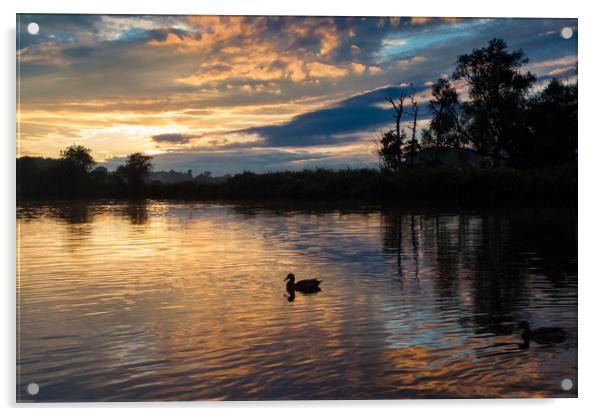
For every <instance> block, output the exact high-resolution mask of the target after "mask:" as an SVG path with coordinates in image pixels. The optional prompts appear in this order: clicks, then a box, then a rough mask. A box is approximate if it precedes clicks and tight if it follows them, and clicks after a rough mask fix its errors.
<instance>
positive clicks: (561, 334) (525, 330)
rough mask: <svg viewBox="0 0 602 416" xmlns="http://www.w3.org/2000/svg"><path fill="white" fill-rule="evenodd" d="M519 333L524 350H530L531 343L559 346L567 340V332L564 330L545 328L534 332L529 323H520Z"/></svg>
mask: <svg viewBox="0 0 602 416" xmlns="http://www.w3.org/2000/svg"><path fill="white" fill-rule="evenodd" d="M518 331H519V332H520V334H521V336H522V338H523V348H529V344H530V342H531V341H535V342H536V343H538V344H559V343H562V342H564V341H565V340H566V338H567V335H566V332H565V331H564V330H563V329H562V328H557V327H543V328H537V329H533V330H532V329H531V326H530V325H529V322H527V321H521V322H519V323H518Z"/></svg>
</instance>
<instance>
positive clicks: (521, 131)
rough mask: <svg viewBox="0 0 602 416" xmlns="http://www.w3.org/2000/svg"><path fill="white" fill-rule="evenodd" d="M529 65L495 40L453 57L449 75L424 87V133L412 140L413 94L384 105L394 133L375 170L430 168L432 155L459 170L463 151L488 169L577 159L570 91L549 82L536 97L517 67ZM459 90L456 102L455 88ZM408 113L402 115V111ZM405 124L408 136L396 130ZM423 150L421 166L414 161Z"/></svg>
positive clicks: (573, 92) (384, 139) (384, 142)
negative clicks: (450, 157) (427, 90)
mask: <svg viewBox="0 0 602 416" xmlns="http://www.w3.org/2000/svg"><path fill="white" fill-rule="evenodd" d="M528 62H529V60H528V58H527V57H526V55H525V53H524V52H523V51H522V50H521V49H519V50H516V51H508V48H507V45H506V43H505V42H504V41H503V40H501V39H493V40H491V41H489V45H488V46H486V47H484V48H481V49H474V50H473V51H472V52H471V53H469V54H465V55H460V56H459V57H458V60H457V61H456V68H455V70H454V72H453V74H452V76H451V81H450V80H449V79H447V78H439V79H438V80H437V81H436V82H435V83H434V84H433V85H432V99H431V100H430V102H429V105H428V109H429V113H430V115H431V117H432V118H431V121H430V123H429V127H428V128H426V129H423V130H422V132H421V140H420V141H419V140H418V139H417V137H416V129H417V114H418V106H417V102H416V99H415V93H414V92H413V91H412V93H411V94H406V93H405V92H404V93H402V94H401V95H400V96H399V97H398V98H395V99H392V98H387V99H386V100H387V101H388V102H389V103H391V105H392V106H393V110H394V116H395V129H394V130H393V129H392V130H388V131H385V132H384V133H382V134H381V137H380V139H379V148H378V150H377V153H378V156H379V158H380V161H381V166H382V167H383V168H385V169H390V170H395V171H399V170H400V169H402V168H403V167H404V166H405V165H416V164H424V163H425V162H428V163H430V164H437V163H438V162H440V159H439V157H438V153H442V152H445V151H447V150H448V149H454V150H455V154H456V155H457V156H458V159H459V160H458V166H459V167H467V166H466V161H464V160H462V155H463V154H464V153H463V150H465V149H470V150H472V151H474V152H476V153H477V154H479V155H481V156H483V157H484V158H486V159H484V160H487V161H489V162H490V165H491V167H494V168H496V167H500V166H503V165H504V166H511V167H516V168H531V167H543V166H556V165H561V164H566V163H572V162H576V160H577V85H576V84H573V85H566V84H563V83H561V82H560V81H558V80H557V79H552V80H551V81H550V82H549V83H548V84H547V85H546V86H545V87H544V88H543V90H542V91H540V92H535V91H534V90H533V87H534V83H535V81H536V76H535V75H534V74H532V73H531V72H529V71H524V70H523V67H524V65H525V64H527V63H528ZM456 85H457V86H459V87H460V88H464V89H465V90H466V94H467V99H465V100H461V99H460V94H459V93H458V91H457V89H456V87H455V86H456ZM408 107H409V110H407V109H406V108H408ZM404 115H406V116H408V118H409V120H408V121H409V123H410V130H411V135H408V134H407V133H406V131H405V129H403V128H401V127H400V125H401V123H402V117H403V116H404ZM424 149H431V150H432V153H434V157H431V158H429V160H428V161H425V160H421V159H420V158H417V156H416V155H417V153H418V151H420V150H424Z"/></svg>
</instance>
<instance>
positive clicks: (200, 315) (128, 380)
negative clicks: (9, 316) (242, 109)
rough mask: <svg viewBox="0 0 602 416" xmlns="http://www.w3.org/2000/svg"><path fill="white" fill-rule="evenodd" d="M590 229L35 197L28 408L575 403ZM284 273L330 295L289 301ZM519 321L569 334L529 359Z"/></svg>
mask: <svg viewBox="0 0 602 416" xmlns="http://www.w3.org/2000/svg"><path fill="white" fill-rule="evenodd" d="M576 225H577V218H576V214H575V213H574V212H572V211H569V210H562V209H551V208H545V209H544V208H533V207H513V208H512V209H506V210H495V211H492V210H487V211H485V210H458V209H451V208H440V209H438V208H416V209H409V208H407V209H406V208H395V209H389V208H381V207H362V206H347V207H345V208H341V207H340V206H319V205H313V206H304V205H296V206H287V205H283V204H280V205H271V206H265V205H261V204H255V205H254V204H221V203H209V204H203V203H198V204H197V203H173V202H153V201H148V202H146V203H81V202H79V203H48V204H24V205H21V206H19V207H18V209H17V226H18V235H19V239H18V246H17V248H18V250H17V253H18V254H17V261H18V262H17V267H18V279H17V290H18V299H17V300H18V310H17V320H18V321H17V323H18V334H17V335H18V351H17V384H18V385H17V395H18V399H19V400H21V401H30V400H33V401H141V400H214V399H216V400H226V399H231V400H256V399H381V398H382V399H385V398H387V399H394V398H399V399H401V398H450V397H474V398H477V397H525V396H528V397H542V396H544V397H550V396H554V397H562V396H567V397H574V396H576V394H577V239H576V237H577V236H576V234H577V231H576ZM288 272H294V273H295V274H296V276H297V278H298V279H303V278H309V277H318V278H320V279H322V280H323V281H324V282H323V283H322V291H321V292H320V293H317V294H312V295H302V294H297V295H296V296H295V298H294V299H291V298H290V297H289V295H288V294H287V293H286V291H285V284H284V282H283V279H284V277H286V274H287V273H288ZM520 320H527V321H528V322H530V324H531V326H532V328H536V327H540V326H558V327H561V328H563V329H564V330H565V331H566V332H567V333H568V339H567V341H566V342H564V343H561V344H552V345H539V344H537V343H533V342H531V343H530V345H529V348H524V346H523V342H522V339H521V337H520V336H519V335H517V334H516V332H515V324H516V322H518V321H520ZM565 378H569V379H571V380H572V381H573V388H572V389H571V390H570V391H564V390H563V389H562V388H561V382H562V380H563V379H565ZM29 383H37V384H38V385H39V387H40V390H39V393H38V394H37V395H35V396H30V395H28V393H27V386H28V384H29Z"/></svg>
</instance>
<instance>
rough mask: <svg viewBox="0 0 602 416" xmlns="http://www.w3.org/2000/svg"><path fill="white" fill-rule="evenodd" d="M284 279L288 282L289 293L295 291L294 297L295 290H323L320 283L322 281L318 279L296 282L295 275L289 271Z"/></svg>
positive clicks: (312, 291) (307, 291) (303, 291)
mask: <svg viewBox="0 0 602 416" xmlns="http://www.w3.org/2000/svg"><path fill="white" fill-rule="evenodd" d="M287 280H288V281H287ZM284 281H285V282H286V291H287V292H288V293H289V294H290V293H293V299H294V292H295V291H297V292H300V293H316V292H319V291H320V290H321V289H320V283H322V281H321V280H318V279H307V280H299V281H298V282H295V275H294V274H292V273H289V274H288V276H286V278H285V279H284Z"/></svg>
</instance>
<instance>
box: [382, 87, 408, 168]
mask: <svg viewBox="0 0 602 416" xmlns="http://www.w3.org/2000/svg"><path fill="white" fill-rule="evenodd" d="M408 97H409V96H408V95H407V94H405V93H403V92H402V93H401V94H399V98H397V99H394V98H390V97H387V98H386V100H387V101H388V102H389V103H391V105H392V106H393V110H394V111H395V115H394V117H395V131H393V130H389V131H387V132H385V133H384V134H383V136H382V137H381V140H380V142H381V144H382V146H383V147H381V149H380V150H382V152H381V151H379V156H381V153H383V154H384V155H386V158H387V161H386V163H385V166H386V167H388V168H390V169H394V170H398V169H399V168H400V167H401V164H402V162H403V157H402V156H403V155H402V152H403V146H404V141H405V138H406V134H405V132H403V131H402V129H401V117H402V116H403V113H404V111H403V104H404V101H405V100H406V99H407V98H408ZM385 146H386V147H385ZM381 160H383V159H382V156H381Z"/></svg>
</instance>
